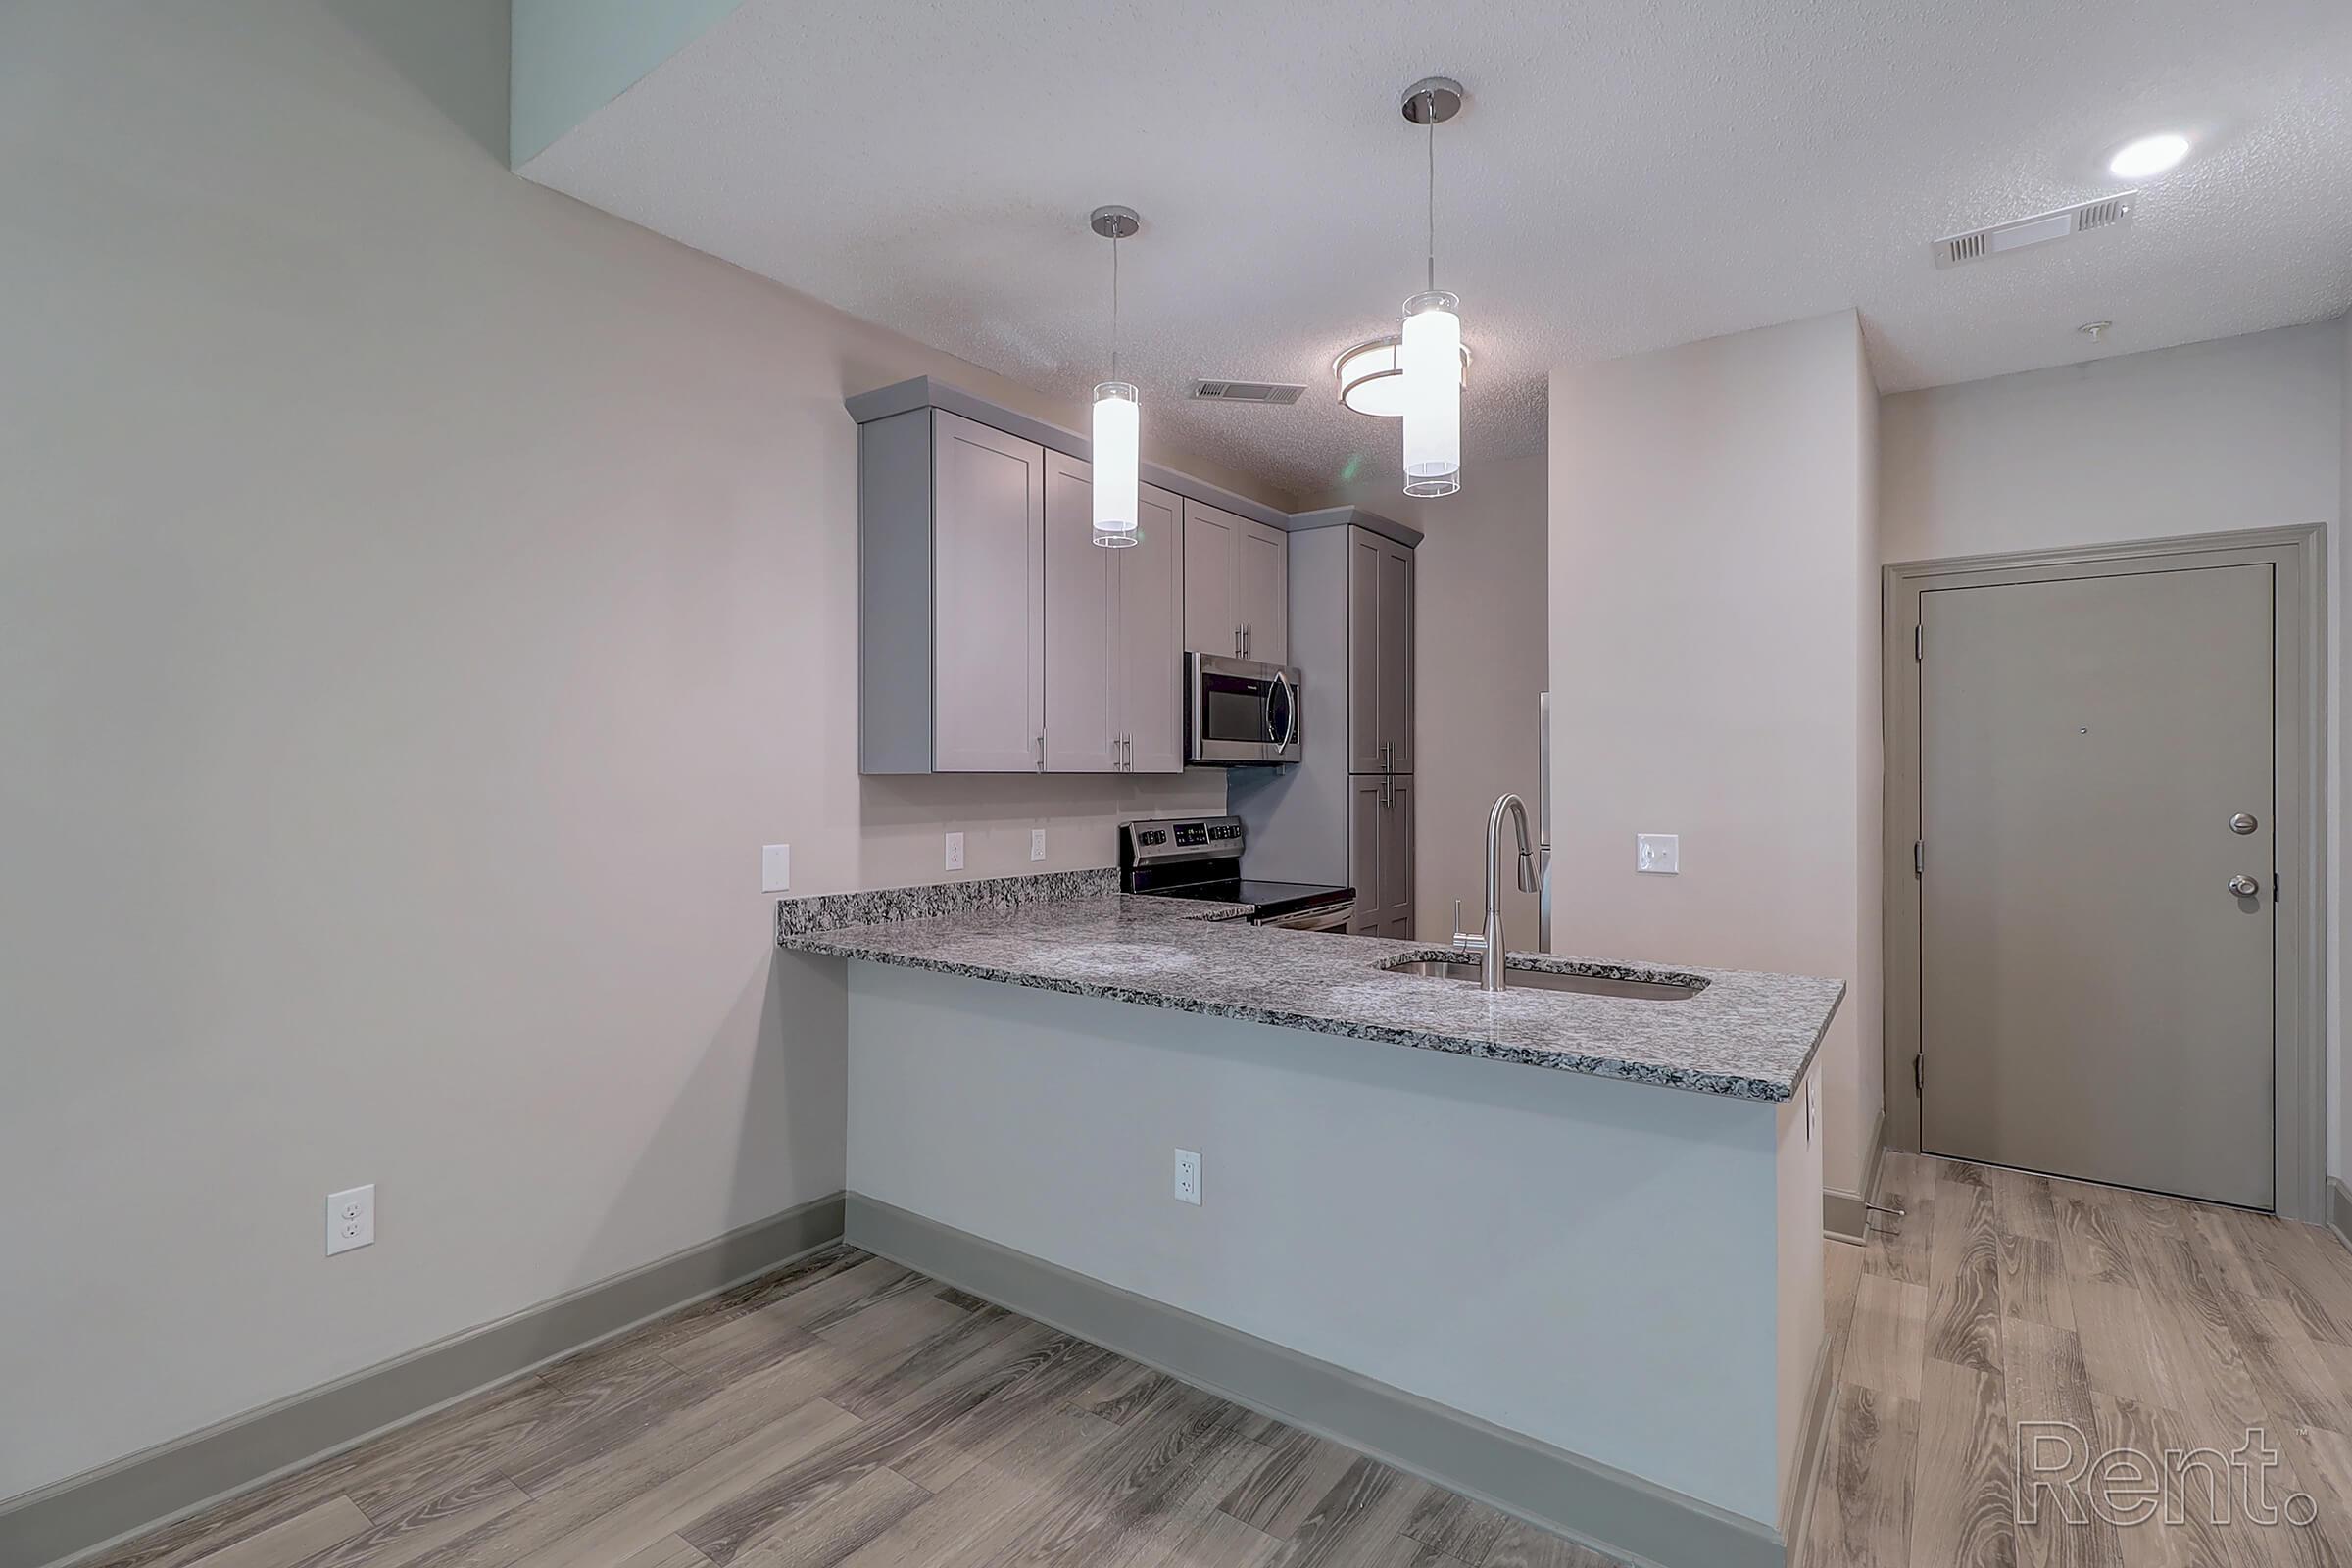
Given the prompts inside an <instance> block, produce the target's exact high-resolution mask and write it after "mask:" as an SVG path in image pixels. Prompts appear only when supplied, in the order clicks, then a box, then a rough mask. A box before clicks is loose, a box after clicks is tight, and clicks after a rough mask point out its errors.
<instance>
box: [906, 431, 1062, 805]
mask: <svg viewBox="0 0 2352 1568" xmlns="http://www.w3.org/2000/svg"><path fill="white" fill-rule="evenodd" d="M932 419H933V427H932V440H931V480H932V504H931V517H932V522H931V529H932V532H931V552H932V566H933V570H934V572H935V574H936V576H935V587H934V591H933V596H932V611H931V615H932V652H931V659H932V669H931V679H932V691H933V694H934V695H933V698H932V711H931V766H932V769H933V770H934V771H936V772H941V773H1026V772H1030V771H1033V770H1034V769H1035V768H1036V767H1037V765H1038V755H1039V749H1040V745H1041V739H1040V738H1041V737H1042V736H1043V735H1044V733H1045V719H1046V715H1045V663H1046V643H1045V619H1046V617H1045V592H1046V585H1045V544H1046V479H1045V456H1046V455H1045V449H1044V448H1043V447H1041V446H1039V445H1038V444H1037V443H1036V442H1034V441H1022V440H1019V439H1017V438H1016V437H1013V436H1009V435H1006V434H1005V432H1004V431H1002V430H992V429H990V428H989V427H988V426H987V425H984V424H978V423H975V422H974V421H972V420H970V419H966V418H963V417H960V416H958V415H954V414H949V413H947V412H946V411H944V410H935V411H934V412H933V414H932Z"/></svg>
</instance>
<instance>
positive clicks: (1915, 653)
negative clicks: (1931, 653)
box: [1911, 626, 1923, 664]
mask: <svg viewBox="0 0 2352 1568" xmlns="http://www.w3.org/2000/svg"><path fill="white" fill-rule="evenodd" d="M1911 662H1913V663H1914V664H1917V663H1920V662H1923V656H1922V655H1921V653H1920V649H1919V628H1918V627H1917V626H1914V627H1912V628H1911Z"/></svg>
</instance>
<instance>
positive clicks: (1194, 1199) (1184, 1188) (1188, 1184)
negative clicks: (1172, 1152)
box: [1176, 1149, 1201, 1204]
mask: <svg viewBox="0 0 2352 1568" xmlns="http://www.w3.org/2000/svg"><path fill="white" fill-rule="evenodd" d="M1176 1201H1178V1202H1180V1203H1193V1204H1198V1203H1199V1202H1200V1201H1201V1156H1200V1155H1199V1154H1196V1153H1194V1152H1192V1151H1191V1150H1189V1149H1179V1150H1178V1151H1176Z"/></svg>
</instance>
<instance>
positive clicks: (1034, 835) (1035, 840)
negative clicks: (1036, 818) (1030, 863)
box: [1029, 827, 1046, 860]
mask: <svg viewBox="0 0 2352 1568" xmlns="http://www.w3.org/2000/svg"><path fill="white" fill-rule="evenodd" d="M1029 858H1030V859H1032V860H1042V859H1044V858H1046V830H1045V829H1044V828H1042V827H1033V828H1031V829H1030V830H1029Z"/></svg>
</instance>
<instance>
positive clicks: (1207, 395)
mask: <svg viewBox="0 0 2352 1568" xmlns="http://www.w3.org/2000/svg"><path fill="white" fill-rule="evenodd" d="M1305 390H1306V388H1304V387H1302V386H1295V385H1293V384H1292V383H1290V382H1288V381H1195V382H1194V383H1193V396H1194V397H1195V398H1196V399H1199V400H1200V401H1201V402H1203V403H1296V402H1298V401H1299V393H1301V392H1303V391H1305Z"/></svg>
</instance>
